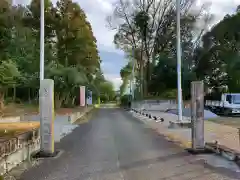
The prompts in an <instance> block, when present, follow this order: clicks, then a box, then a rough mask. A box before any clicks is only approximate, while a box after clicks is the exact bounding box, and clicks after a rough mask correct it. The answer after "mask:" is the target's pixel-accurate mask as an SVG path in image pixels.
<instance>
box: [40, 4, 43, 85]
mask: <svg viewBox="0 0 240 180" xmlns="http://www.w3.org/2000/svg"><path fill="white" fill-rule="evenodd" d="M40 21H41V24H40V26H41V27H40V81H41V80H43V79H44V0H41V17H40Z"/></svg>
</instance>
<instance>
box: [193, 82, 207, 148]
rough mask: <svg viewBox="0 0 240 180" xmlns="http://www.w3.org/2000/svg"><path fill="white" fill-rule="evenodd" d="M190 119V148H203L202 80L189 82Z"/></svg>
mask: <svg viewBox="0 0 240 180" xmlns="http://www.w3.org/2000/svg"><path fill="white" fill-rule="evenodd" d="M191 121H192V149H193V150H195V151H198V150H203V149H204V146H205V142H204V84H203V81H194V82H192V83H191Z"/></svg>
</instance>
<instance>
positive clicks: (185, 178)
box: [21, 108, 240, 180]
mask: <svg viewBox="0 0 240 180" xmlns="http://www.w3.org/2000/svg"><path fill="white" fill-rule="evenodd" d="M56 148H57V149H61V150H62V152H63V153H62V154H61V155H60V156H59V157H58V158H56V159H46V160H44V161H43V163H41V164H40V165H38V166H36V167H33V168H32V169H30V170H28V171H26V172H25V173H23V174H22V177H21V180H206V179H207V180H225V179H226V180H233V179H236V180H237V179H240V174H238V173H237V172H234V171H231V170H229V169H225V168H216V167H212V166H211V165H208V164H206V163H205V162H204V161H203V160H201V159H199V157H196V156H193V155H190V154H188V153H187V152H185V151H184V150H183V149H181V148H180V147H178V146H176V145H174V144H173V143H172V142H169V141H167V140H165V139H164V137H161V136H160V135H158V134H157V133H156V132H154V131H152V130H151V129H149V128H148V127H146V125H145V124H143V123H142V122H140V121H139V120H136V119H134V118H132V117H131V116H130V115H128V114H127V113H126V112H124V111H123V110H120V109H113V108H112V109H100V110H99V111H98V112H97V114H96V115H94V117H93V118H92V120H91V121H89V122H88V123H86V124H81V125H80V126H79V127H77V128H76V129H75V130H74V131H73V132H72V133H71V134H69V135H68V136H66V137H64V138H63V139H62V140H61V141H60V143H58V144H56Z"/></svg>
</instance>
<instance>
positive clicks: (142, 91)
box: [140, 62, 144, 100]
mask: <svg viewBox="0 0 240 180" xmlns="http://www.w3.org/2000/svg"><path fill="white" fill-rule="evenodd" d="M143 70H144V69H143V62H141V64H140V76H141V78H140V79H141V80H140V96H141V100H142V99H143V97H144V71H143Z"/></svg>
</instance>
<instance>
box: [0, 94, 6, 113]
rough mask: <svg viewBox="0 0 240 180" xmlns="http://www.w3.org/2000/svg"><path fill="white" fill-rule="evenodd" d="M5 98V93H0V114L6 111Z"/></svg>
mask: <svg viewBox="0 0 240 180" xmlns="http://www.w3.org/2000/svg"><path fill="white" fill-rule="evenodd" d="M4 96H5V93H4V92H2V91H0V112H2V111H3V110H4Z"/></svg>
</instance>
